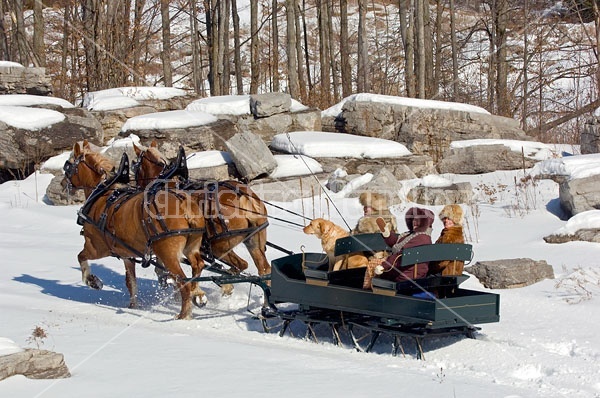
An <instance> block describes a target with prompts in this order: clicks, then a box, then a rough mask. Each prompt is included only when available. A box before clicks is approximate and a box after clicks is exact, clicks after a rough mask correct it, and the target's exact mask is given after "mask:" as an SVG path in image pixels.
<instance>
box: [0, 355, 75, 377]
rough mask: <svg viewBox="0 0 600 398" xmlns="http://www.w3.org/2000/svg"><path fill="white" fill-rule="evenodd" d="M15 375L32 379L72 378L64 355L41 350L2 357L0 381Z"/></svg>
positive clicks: (0, 358)
mask: <svg viewBox="0 0 600 398" xmlns="http://www.w3.org/2000/svg"><path fill="white" fill-rule="evenodd" d="M15 375H23V376H25V377H28V378H30V379H63V378H66V377H71V373H70V372H69V368H68V367H67V365H66V364H65V359H64V357H63V355H62V354H59V353H56V352H52V351H47V350H39V349H26V350H23V351H19V352H15V353H12V354H8V355H2V356H0V380H4V379H6V378H7V377H10V376H15Z"/></svg>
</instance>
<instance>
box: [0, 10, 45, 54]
mask: <svg viewBox="0 0 600 398" xmlns="http://www.w3.org/2000/svg"><path fill="white" fill-rule="evenodd" d="M0 15H3V14H0ZM44 47H45V46H44V15H43V13H42V0H34V2H33V58H34V62H35V64H36V65H37V66H46V51H45V48H44Z"/></svg>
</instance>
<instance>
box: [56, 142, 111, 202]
mask: <svg viewBox="0 0 600 398" xmlns="http://www.w3.org/2000/svg"><path fill="white" fill-rule="evenodd" d="M72 159H73V160H67V161H66V162H65V165H64V166H63V170H64V172H65V179H66V181H67V184H68V185H70V186H71V187H73V188H83V189H84V190H85V192H86V196H87V195H88V194H89V193H90V192H91V191H92V189H94V188H95V187H96V186H97V185H98V184H99V183H100V182H102V181H104V180H105V179H106V177H107V175H108V173H109V172H111V171H112V170H113V169H114V168H115V166H114V164H113V163H112V162H111V161H110V160H109V159H108V158H106V157H104V156H102V155H101V154H99V153H97V152H94V151H93V150H92V149H91V147H90V144H89V143H88V142H87V140H84V141H83V144H80V143H76V144H75V145H74V146H73V158H72Z"/></svg>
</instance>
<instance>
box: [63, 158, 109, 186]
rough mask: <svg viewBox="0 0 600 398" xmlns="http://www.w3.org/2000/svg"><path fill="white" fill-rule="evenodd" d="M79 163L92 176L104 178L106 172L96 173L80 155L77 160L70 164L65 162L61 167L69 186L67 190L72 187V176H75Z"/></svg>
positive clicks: (67, 161)
mask: <svg viewBox="0 0 600 398" xmlns="http://www.w3.org/2000/svg"><path fill="white" fill-rule="evenodd" d="M80 163H81V164H83V165H84V166H86V167H87V168H88V169H90V170H91V171H92V172H93V173H94V174H96V175H98V176H101V177H102V176H103V177H106V172H99V171H97V170H96V169H95V168H93V167H92V166H90V165H89V164H88V163H87V162H86V160H85V155H80V156H78V157H77V158H75V159H74V160H73V161H72V162H71V161H69V160H66V161H65V164H64V165H63V171H64V172H65V177H67V183H68V185H69V189H70V188H73V187H74V186H73V176H75V174H77V170H78V169H79V164H80ZM80 188H84V187H80Z"/></svg>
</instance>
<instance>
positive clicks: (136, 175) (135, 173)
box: [131, 151, 167, 181]
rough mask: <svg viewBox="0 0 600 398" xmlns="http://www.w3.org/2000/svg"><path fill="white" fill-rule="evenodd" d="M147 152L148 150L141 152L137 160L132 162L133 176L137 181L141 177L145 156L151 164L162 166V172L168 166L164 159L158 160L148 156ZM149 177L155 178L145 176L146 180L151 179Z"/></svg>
mask: <svg viewBox="0 0 600 398" xmlns="http://www.w3.org/2000/svg"><path fill="white" fill-rule="evenodd" d="M146 152H147V151H142V152H141V153H140V155H139V156H138V158H137V160H136V161H135V162H133V163H132V164H131V169H132V170H133V176H134V179H135V181H138V178H139V177H140V176H139V173H140V170H141V169H142V161H143V160H144V158H145V159H146V160H147V161H148V162H150V163H151V164H153V165H154V166H156V167H160V168H161V173H162V172H163V171H164V170H165V168H166V167H167V163H166V162H164V161H162V160H160V161H157V160H154V159H151V158H150V157H148V156H146ZM140 179H141V178H140ZM149 179H153V178H144V180H149Z"/></svg>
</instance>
